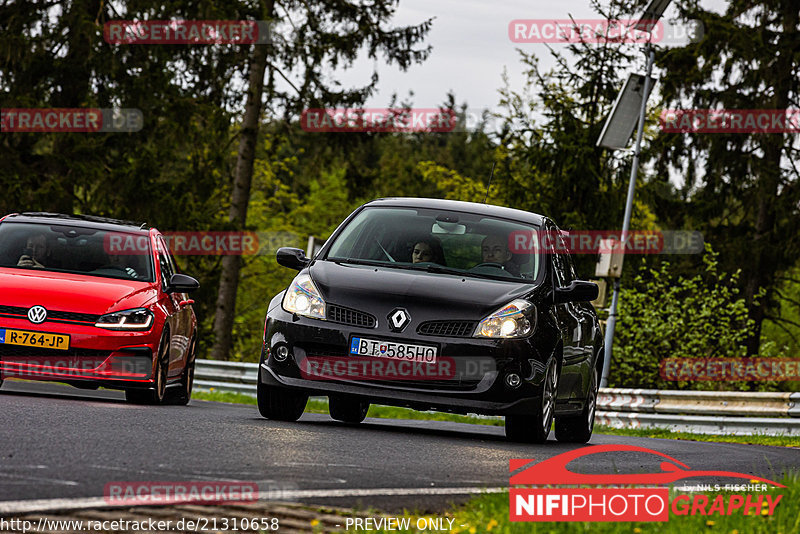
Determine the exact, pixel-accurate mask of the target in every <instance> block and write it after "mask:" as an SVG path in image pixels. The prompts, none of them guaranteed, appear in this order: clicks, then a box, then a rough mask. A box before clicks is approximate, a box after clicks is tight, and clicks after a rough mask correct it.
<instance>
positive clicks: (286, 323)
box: [259, 305, 554, 415]
mask: <svg viewBox="0 0 800 534" xmlns="http://www.w3.org/2000/svg"><path fill="white" fill-rule="evenodd" d="M352 336H361V337H367V338H374V339H381V340H387V341H395V342H404V343H413V344H424V345H436V346H437V347H438V354H439V358H440V359H449V361H453V362H455V363H456V365H455V368H456V369H457V372H455V373H452V374H451V375H449V376H447V377H434V378H433V379H420V377H413V378H412V379H408V377H406V378H405V379H395V380H392V379H386V378H383V379H381V378H377V379H376V378H372V379H364V377H363V376H357V377H342V376H337V377H336V378H335V379H330V377H326V378H325V379H320V378H319V377H313V376H309V374H308V373H306V372H303V370H304V369H307V367H304V365H305V363H304V362H306V361H307V359H309V358H312V359H315V360H316V361H326V360H328V359H329V360H331V361H345V362H346V361H347V359H348V358H351V356H350V355H349V353H348V350H349V347H350V340H351V338H352ZM544 337H545V339H544V340H543V339H541V336H537V335H536V334H534V335H532V336H530V337H528V338H522V339H502V340H500V339H482V338H473V337H438V336H423V335H420V334H417V333H415V331H414V330H413V329H411V328H409V329H408V330H407V331H406V332H405V333H401V334H397V333H393V332H390V331H388V329H387V330H386V331H382V330H379V329H376V328H366V327H358V326H351V325H345V324H337V323H333V322H330V321H322V320H317V319H310V318H306V317H299V316H296V315H293V314H290V313H288V312H286V311H284V310H283V309H282V308H281V307H280V305H278V306H275V307H273V308H272V309H271V310H270V312H269V314H268V315H267V320H266V324H265V337H264V339H265V348H264V351H263V353H262V358H261V363H260V367H259V382H260V383H261V384H265V385H267V386H272V387H280V388H288V389H293V390H299V391H303V392H304V393H307V394H309V395H320V396H328V395H352V396H358V397H362V398H364V399H365V400H367V401H369V402H371V403H375V404H386V405H391V406H402V407H409V408H413V409H416V410H436V411H444V412H451V413H478V414H486V415H508V414H525V413H532V412H533V411H534V410H536V409H538V404H539V401H540V397H541V387H540V386H541V382H542V380H543V379H544V371H545V369H546V366H547V364H548V363H549V359H550V358H552V357H554V354H553V350H552V346H553V344H554V343H553V340H552V339H549V338H547V337H546V336H544ZM281 346H285V347H286V348H287V349H288V351H289V356H288V357H287V358H286V359H285V360H284V361H278V360H277V359H276V358H275V354H276V350H277V349H278V348H279V347H281ZM542 347H544V350H543V348H542ZM548 347H549V348H548ZM377 359H380V360H383V358H376V360H377ZM511 373H513V374H516V375H518V376H519V377H520V383H519V385H518V386H517V387H511V386H510V385H509V384H508V383H507V377H508V375H509V374H511Z"/></svg>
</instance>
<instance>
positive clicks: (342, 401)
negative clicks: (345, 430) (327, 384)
mask: <svg viewBox="0 0 800 534" xmlns="http://www.w3.org/2000/svg"><path fill="white" fill-rule="evenodd" d="M328 411H329V412H330V414H331V417H332V418H334V419H336V420H337V421H342V422H344V423H360V422H361V421H363V420H364V419H365V418H366V417H367V412H368V411H369V403H368V402H366V401H362V400H360V399H358V398H356V397H341V396H335V395H331V396H330V398H329V400H328Z"/></svg>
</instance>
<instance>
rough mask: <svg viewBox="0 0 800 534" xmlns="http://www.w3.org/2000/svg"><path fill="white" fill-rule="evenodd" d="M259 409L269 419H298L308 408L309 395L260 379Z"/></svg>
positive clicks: (258, 389) (258, 390)
mask: <svg viewBox="0 0 800 534" xmlns="http://www.w3.org/2000/svg"><path fill="white" fill-rule="evenodd" d="M256 392H257V394H258V411H259V412H260V413H261V415H262V416H264V417H266V418H267V419H275V420H277V421H297V420H298V419H300V416H301V415H303V410H305V409H306V403H307V402H308V395H305V394H303V393H298V392H296V391H292V390H289V389H284V388H276V387H274V386H268V385H266V384H264V383H262V382H261V379H259V380H258V388H257V391H256Z"/></svg>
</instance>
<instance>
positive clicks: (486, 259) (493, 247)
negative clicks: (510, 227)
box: [481, 235, 520, 276]
mask: <svg viewBox="0 0 800 534" xmlns="http://www.w3.org/2000/svg"><path fill="white" fill-rule="evenodd" d="M481 253H482V255H483V263H496V264H498V265H501V266H502V267H503V269H505V270H506V271H507V272H508V273H509V274H510V275H512V276H519V275H520V271H519V266H518V265H517V264H516V263H514V262H513V261H511V259H512V258H513V256H514V255H513V254H511V251H510V250H508V239H507V238H503V237H500V236H498V235H488V236H486V237H485V238H484V239H483V242H482V243H481Z"/></svg>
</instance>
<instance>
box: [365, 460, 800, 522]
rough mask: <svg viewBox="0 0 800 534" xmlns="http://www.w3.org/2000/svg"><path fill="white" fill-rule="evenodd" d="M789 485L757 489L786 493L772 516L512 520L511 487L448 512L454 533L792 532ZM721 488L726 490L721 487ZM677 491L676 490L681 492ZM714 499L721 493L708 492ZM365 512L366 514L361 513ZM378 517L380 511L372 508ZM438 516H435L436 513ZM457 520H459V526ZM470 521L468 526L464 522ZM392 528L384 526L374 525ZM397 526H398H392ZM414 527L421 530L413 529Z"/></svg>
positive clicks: (795, 497)
mask: <svg viewBox="0 0 800 534" xmlns="http://www.w3.org/2000/svg"><path fill="white" fill-rule="evenodd" d="M780 482H781V483H782V484H783V485H785V486H786V488H772V489H770V490H768V491H767V492H759V493H753V494H754V495H765V494H772V495H783V498H782V499H781V501H780V502H779V503H778V505H777V507H776V508H775V513H774V514H773V515H772V516H767V515H749V516H745V515H741V512H739V513H740V515H735V514H734V515H730V516H725V515H713V516H702V515H694V516H691V515H686V516H676V515H674V514H673V513H672V512H670V519H669V521H667V522H666V523H621V522H620V523H601V522H592V523H589V522H585V523H583V522H581V523H578V522H575V523H568V522H563V523H555V522H542V523H536V522H530V523H528V522H518V523H512V522H511V521H509V519H508V515H509V498H508V493H496V494H486V495H481V496H478V497H475V498H473V499H470V500H469V501H468V502H467V503H465V504H464V505H462V506H458V507H455V508H452V509H451V510H449V511H447V512H446V514H440V515H439V517H442V516H447V517H452V518H455V522H454V523H453V525H454V529H453V530H451V531H450V532H451V534H459V533H461V534H484V533H491V534H511V533H517V532H519V533H525V534H530V533H533V534H537V533H559V534H560V533H587V532H591V533H592V534H594V533H596V532H597V533H600V534H623V533H624V534H631V533H633V534H639V533H643V534H644V533H649V532H659V533H664V534H688V533H695V532H701V533H726V534H739V533H741V534H750V533H756V534H792V533H796V532H800V474H798V473H796V472H795V473H791V474H789V475H786V476H784V477H783V479H782V480H781V481H780ZM720 493H722V492H720ZM677 494H678V493H677V492H672V493H671V496H674V495H677ZM705 494H706V495H709V496H710V497H709V502H711V501H712V500H713V499H714V497H715V496H716V495H718V494H719V493H716V492H709V493H705ZM358 515H359V516H361V517H365V515H364V514H358ZM372 516H373V517H374V516H375V514H374V513H373V514H372ZM398 517H410V518H412V523H411V524H412V525H413V524H414V523H415V522H416V519H417V518H418V517H422V515H418V514H415V513H412V512H406V513H405V514H404V515H402V516H400V515H398ZM431 517H436V516H431ZM456 525H458V526H456ZM461 525H466V526H463V527H462V526H461ZM373 532H376V533H379V532H386V533H388V532H390V531H383V530H376V531H373ZM392 532H397V531H392ZM410 532H417V531H416V530H413V529H412V530H411V531H410Z"/></svg>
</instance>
